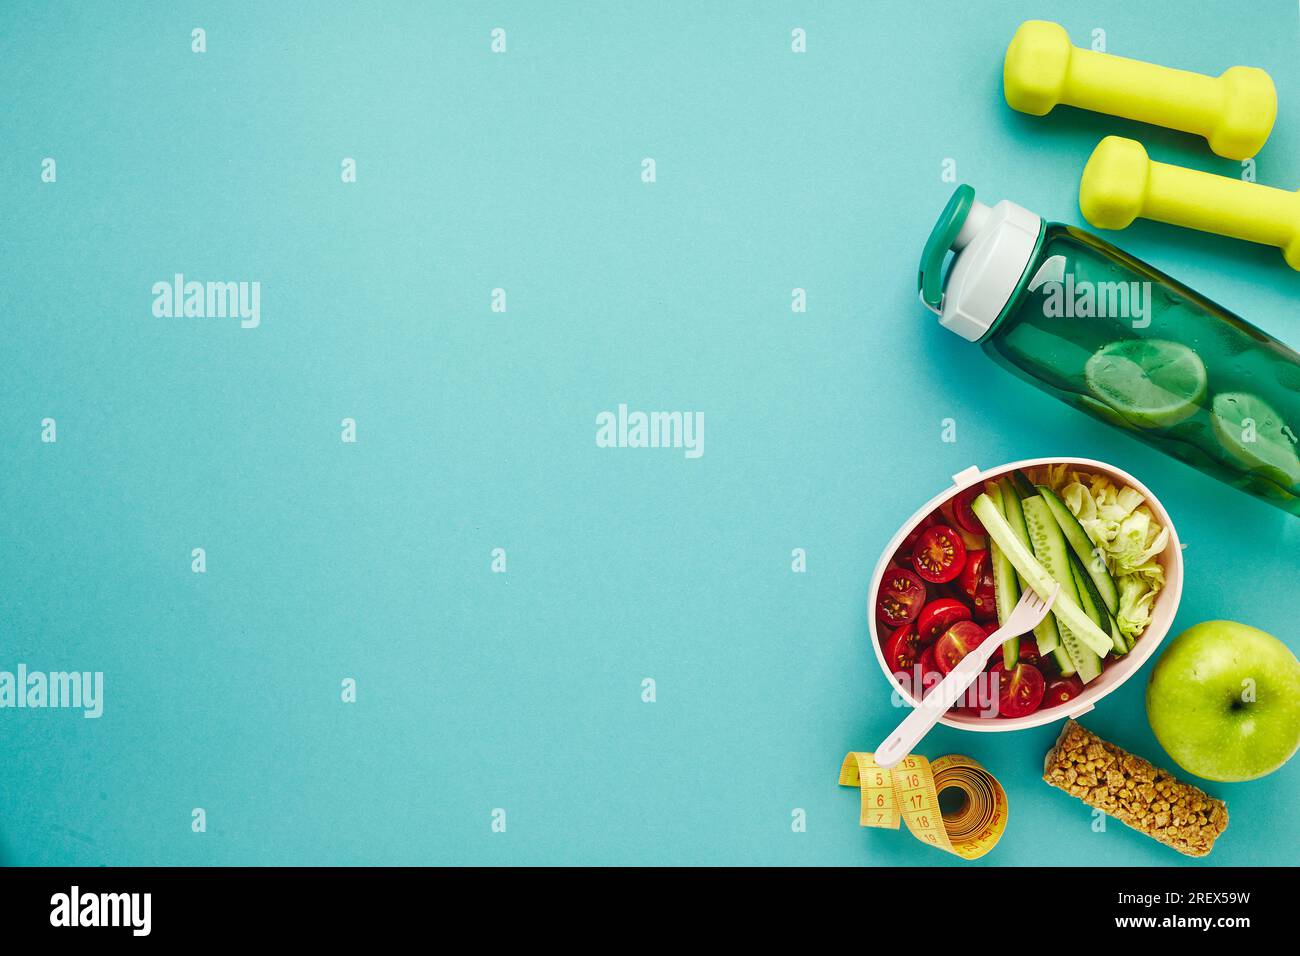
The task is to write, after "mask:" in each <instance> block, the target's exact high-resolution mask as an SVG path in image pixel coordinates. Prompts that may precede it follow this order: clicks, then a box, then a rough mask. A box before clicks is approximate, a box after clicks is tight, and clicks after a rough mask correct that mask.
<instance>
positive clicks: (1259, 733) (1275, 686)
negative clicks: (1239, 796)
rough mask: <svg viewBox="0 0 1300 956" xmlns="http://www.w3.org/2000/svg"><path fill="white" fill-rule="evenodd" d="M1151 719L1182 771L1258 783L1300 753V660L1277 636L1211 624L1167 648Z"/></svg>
mask: <svg viewBox="0 0 1300 956" xmlns="http://www.w3.org/2000/svg"><path fill="white" fill-rule="evenodd" d="M1147 719H1148V720H1150V721H1151V729H1152V730H1154V731H1155V734H1156V739H1157V740H1159V741H1160V746H1162V747H1164V748H1165V750H1166V751H1167V752H1168V754H1169V756H1171V757H1173V758H1174V760H1175V762H1177V764H1178V766H1180V767H1182V768H1183V769H1184V770H1186V771H1188V772H1189V773H1194V774H1196V776H1198V777H1204V778H1205V779H1206V780H1221V781H1225V782H1234V781H1238V780H1254V779H1255V778H1256V777H1262V776H1264V775H1265V774H1268V773H1272V772H1273V771H1274V770H1276V769H1277V768H1278V767H1280V766H1282V764H1284V763H1286V762H1287V760H1289V759H1290V758H1291V755H1292V754H1293V753H1295V752H1296V748H1297V746H1300V661H1297V660H1296V658H1295V655H1294V654H1292V653H1291V651H1290V650H1289V649H1288V648H1287V646H1286V645H1285V644H1283V643H1282V642H1281V641H1279V640H1278V639H1277V638H1276V637H1274V636H1273V635H1272V634H1266V633H1265V632H1264V631H1261V630H1259V629H1258V628H1254V627H1248V626H1246V625H1245V624H1236V623H1234V622H1232V621H1206V622H1205V623H1204V624H1197V625H1196V626H1195V627H1191V628H1188V629H1187V630H1186V631H1183V633H1181V634H1179V635H1178V636H1177V637H1176V638H1174V640H1173V641H1172V642H1171V643H1170V644H1169V646H1168V647H1167V648H1165V651H1164V653H1163V654H1162V655H1161V656H1160V660H1159V662H1158V663H1157V664H1156V666H1155V669H1154V670H1153V671H1152V672H1151V681H1150V683H1148V684H1147Z"/></svg>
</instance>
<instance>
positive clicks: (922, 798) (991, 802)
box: [840, 753, 1007, 860]
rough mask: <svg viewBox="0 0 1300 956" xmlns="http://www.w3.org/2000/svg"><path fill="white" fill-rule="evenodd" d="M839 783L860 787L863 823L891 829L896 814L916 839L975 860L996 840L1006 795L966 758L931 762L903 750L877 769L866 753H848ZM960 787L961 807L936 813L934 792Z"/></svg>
mask: <svg viewBox="0 0 1300 956" xmlns="http://www.w3.org/2000/svg"><path fill="white" fill-rule="evenodd" d="M840 786H841V787H861V788H862V816H861V818H860V819H859V821H858V822H859V823H861V824H862V826H864V827H884V828H886V829H889V830H897V829H898V823H899V820H900V818H901V820H902V822H904V823H906V824H907V828H908V829H909V830H911V831H912V836H914V837H916V838H917V839H918V840H920V841H921V842H922V843H927V844H929V845H930V846H935V847H938V848H939V849H940V850H947V851H948V852H949V853H955V854H956V855H957V856H960V857H962V858H963V859H967V860H977V859H979V858H980V857H982V856H983V855H984V854H985V853H987V852H988V851H989V850H991V849H993V847H994V846H996V845H997V842H998V840H1000V839H1002V831H1003V830H1005V829H1006V826H1007V795H1006V792H1005V791H1004V790H1003V789H1002V784H1000V783H998V782H997V780H996V779H994V777H993V774H991V773H989V772H988V771H987V770H985V769H984V768H983V767H981V766H980V765H979V764H977V763H976V762H975V761H974V760H971V759H970V758H969V757H959V756H955V755H950V756H947V757H940V758H939V759H938V760H936V761H935V762H934V763H933V764H931V763H930V761H928V760H926V759H925V758H924V757H922V756H920V755H918V754H908V755H907V756H906V757H904V758H903V759H902V761H900V762H899V764H898V765H897V766H895V767H893V768H891V769H889V770H882V769H881V768H880V767H879V766H878V765H877V764H876V762H875V760H873V759H872V755H871V754H863V753H851V754H849V755H848V756H847V757H845V758H844V765H843V766H841V767H840ZM949 789H954V790H960V791H961V792H962V793H963V794H964V795H965V800H964V802H963V803H962V805H961V807H959V808H958V809H956V810H954V811H952V812H951V813H948V814H942V813H940V812H939V793H940V791H943V790H949Z"/></svg>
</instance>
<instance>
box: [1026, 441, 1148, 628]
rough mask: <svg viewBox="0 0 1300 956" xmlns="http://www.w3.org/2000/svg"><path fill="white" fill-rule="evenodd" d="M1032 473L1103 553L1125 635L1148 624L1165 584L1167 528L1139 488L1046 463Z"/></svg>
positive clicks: (1120, 624) (1102, 476)
mask: <svg viewBox="0 0 1300 956" xmlns="http://www.w3.org/2000/svg"><path fill="white" fill-rule="evenodd" d="M1035 477H1036V479H1037V480H1038V481H1039V482H1040V483H1041V484H1045V485H1047V486H1048V487H1049V488H1051V489H1052V490H1053V491H1055V492H1056V493H1057V494H1058V495H1060V497H1061V500H1062V501H1064V502H1065V506H1066V507H1067V508H1069V509H1070V513H1071V514H1073V515H1074V516H1075V517H1076V518H1078V519H1079V524H1081V525H1082V526H1083V530H1084V531H1086V532H1087V534H1088V537H1089V538H1091V539H1092V543H1093V544H1095V545H1096V546H1097V547H1098V548H1100V549H1101V551H1102V553H1103V554H1104V555H1105V558H1106V564H1107V566H1108V567H1109V568H1110V571H1111V574H1113V575H1114V576H1115V584H1116V586H1117V587H1118V588H1119V611H1118V613H1117V614H1116V620H1117V621H1118V623H1119V627H1120V630H1121V631H1122V632H1123V633H1124V635H1125V636H1126V637H1129V638H1136V637H1137V636H1138V635H1139V634H1141V633H1142V632H1143V631H1144V630H1146V627H1147V625H1148V624H1150V623H1151V608H1152V606H1153V605H1154V604H1155V599H1156V595H1157V594H1158V593H1159V592H1160V589H1161V588H1163V587H1164V586H1165V569H1164V568H1163V567H1162V566H1161V565H1160V562H1159V561H1157V560H1156V558H1157V556H1158V555H1159V554H1160V553H1161V552H1162V551H1164V549H1165V547H1166V546H1167V545H1168V544H1169V529H1168V528H1162V527H1161V526H1160V523H1159V522H1158V521H1156V517H1155V515H1154V514H1153V513H1152V511H1151V509H1150V508H1148V507H1147V506H1146V504H1145V499H1144V498H1143V496H1142V493H1141V492H1139V491H1138V490H1137V489H1135V488H1128V487H1124V488H1121V487H1119V486H1117V485H1116V484H1115V483H1114V482H1113V481H1111V480H1110V479H1109V478H1107V477H1106V476H1105V475H1088V474H1083V473H1081V472H1077V471H1071V469H1070V466H1068V465H1050V466H1048V467H1046V468H1043V469H1040V470H1039V472H1038V474H1037V475H1036V476H1035Z"/></svg>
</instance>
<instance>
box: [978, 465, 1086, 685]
mask: <svg viewBox="0 0 1300 956" xmlns="http://www.w3.org/2000/svg"><path fill="white" fill-rule="evenodd" d="M998 487H999V488H1001V489H1002V509H1001V511H1002V516H1003V517H1004V518H1006V519H1007V524H1008V525H1010V526H1011V530H1012V531H1013V532H1014V533H1015V536H1016V537H1017V538H1019V539H1020V543H1021V544H1023V545H1024V546H1025V547H1026V548H1029V547H1030V543H1029V528H1028V527H1026V526H1025V513H1024V511H1023V510H1022V509H1021V507H1020V496H1019V495H1018V494H1016V489H1015V486H1014V485H1013V484H1012V482H1011V479H1010V478H1008V477H1007V476H1006V475H1003V476H1002V478H1001V479H1000V480H999V481H998ZM991 540H992V539H990V541H991ZM1016 580H1017V583H1019V585H1020V591H1021V593H1022V594H1023V593H1024V592H1025V590H1026V589H1027V588H1028V587H1029V582H1028V581H1026V580H1025V577H1024V575H1023V574H1021V573H1020V572H1019V571H1017V572H1016ZM1034 638H1035V640H1037V641H1038V653H1039V654H1041V655H1042V656H1043V657H1046V656H1047V655H1048V654H1052V653H1054V652H1056V651H1057V650H1059V647H1060V643H1061V637H1060V634H1059V633H1058V632H1057V630H1056V618H1055V617H1053V616H1052V615H1050V614H1049V615H1047V617H1045V618H1043V623H1041V624H1039V625H1038V626H1037V627H1036V628H1034ZM1061 658H1064V660H1062V659H1061ZM1057 663H1058V664H1062V665H1063V666H1065V667H1068V668H1069V670H1068V671H1067V670H1063V671H1062V672H1061V673H1063V674H1065V676H1067V677H1069V676H1070V675H1071V674H1073V673H1074V665H1073V664H1071V663H1070V660H1069V658H1068V657H1067V656H1066V655H1065V654H1064V653H1061V654H1060V655H1058V658H1057Z"/></svg>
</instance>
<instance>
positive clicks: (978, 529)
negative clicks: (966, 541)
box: [952, 485, 988, 534]
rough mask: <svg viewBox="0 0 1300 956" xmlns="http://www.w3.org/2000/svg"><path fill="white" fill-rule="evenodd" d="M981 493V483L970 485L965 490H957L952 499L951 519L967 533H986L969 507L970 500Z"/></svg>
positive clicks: (982, 487)
mask: <svg viewBox="0 0 1300 956" xmlns="http://www.w3.org/2000/svg"><path fill="white" fill-rule="evenodd" d="M983 493H984V486H983V485H971V486H970V487H969V488H967V489H966V490H965V491H959V492H958V493H957V497H956V498H954V499H953V500H952V520H953V521H955V522H957V527H959V528H961V530H963V531H965V532H967V533H968V534H988V532H987V531H985V530H984V523H983V522H982V521H980V519H979V518H977V517H975V512H974V511H972V510H971V507H970V504H971V502H972V501H974V500H975V499H976V498H978V497H979V496H980V495H982V494H983Z"/></svg>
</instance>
